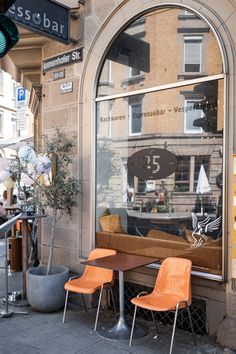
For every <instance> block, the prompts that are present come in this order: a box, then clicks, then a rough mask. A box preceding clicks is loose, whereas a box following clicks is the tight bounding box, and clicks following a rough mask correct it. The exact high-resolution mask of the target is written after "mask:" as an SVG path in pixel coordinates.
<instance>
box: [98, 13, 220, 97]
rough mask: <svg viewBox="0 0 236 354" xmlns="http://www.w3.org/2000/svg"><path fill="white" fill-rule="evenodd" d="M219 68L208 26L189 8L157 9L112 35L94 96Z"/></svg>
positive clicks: (148, 85) (158, 83)
mask: <svg viewBox="0 0 236 354" xmlns="http://www.w3.org/2000/svg"><path fill="white" fill-rule="evenodd" d="M212 53H214V60H212V59H211V58H212ZM221 72H222V59H221V54H220V50H219V47H218V43H217V40H216V38H215V36H214V33H213V32H212V30H211V28H210V27H209V26H208V24H207V23H206V22H204V21H203V20H202V19H200V18H199V17H197V16H196V15H195V14H194V13H192V12H190V11H187V14H186V13H185V12H184V11H183V10H182V9H179V8H165V9H164V10H163V9H159V10H155V11H152V12H151V13H147V14H145V15H144V16H142V17H140V18H139V19H138V20H135V21H134V22H132V23H131V24H130V25H129V26H128V27H127V28H126V29H125V30H124V31H123V32H122V33H120V35H118V37H117V39H116V40H115V41H114V43H113V44H112V46H111V48H110V49H109V51H108V53H107V57H106V60H105V61H104V64H103V68H102V70H101V73H100V78H99V81H98V92H97V96H98V97H102V96H104V95H113V94H116V93H124V92H129V91H134V90H139V89H141V88H146V87H152V86H160V85H164V84H168V83H172V82H177V81H179V80H181V81H183V80H188V79H193V78H197V77H203V76H209V75H216V74H220V73H221Z"/></svg>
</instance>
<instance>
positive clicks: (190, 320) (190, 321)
mask: <svg viewBox="0 0 236 354" xmlns="http://www.w3.org/2000/svg"><path fill="white" fill-rule="evenodd" d="M187 311H188V318H189V323H190V327H191V331H192V335H193V342H194V345H197V341H196V337H195V334H194V331H193V321H192V317H191V313H190V309H189V306H187Z"/></svg>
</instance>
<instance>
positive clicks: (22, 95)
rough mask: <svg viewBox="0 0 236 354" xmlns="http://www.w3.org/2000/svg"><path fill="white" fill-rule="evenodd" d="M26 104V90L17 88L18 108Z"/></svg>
mask: <svg viewBox="0 0 236 354" xmlns="http://www.w3.org/2000/svg"><path fill="white" fill-rule="evenodd" d="M25 104H26V89H24V88H23V87H18V88H17V106H22V105H25Z"/></svg>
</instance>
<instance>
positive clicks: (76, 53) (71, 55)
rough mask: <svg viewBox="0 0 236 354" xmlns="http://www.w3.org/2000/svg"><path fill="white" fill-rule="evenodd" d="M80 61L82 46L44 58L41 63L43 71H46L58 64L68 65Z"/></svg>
mask: <svg viewBox="0 0 236 354" xmlns="http://www.w3.org/2000/svg"><path fill="white" fill-rule="evenodd" d="M81 61H83V47H81V48H77V49H74V50H72V51H70V52H66V53H63V54H61V55H57V56H56V57H52V58H49V59H46V60H44V61H43V63H42V70H43V72H46V71H49V70H52V69H56V68H58V67H60V66H65V65H70V64H74V63H76V62H81Z"/></svg>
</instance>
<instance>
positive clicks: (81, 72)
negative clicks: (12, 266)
mask: <svg viewBox="0 0 236 354" xmlns="http://www.w3.org/2000/svg"><path fill="white" fill-rule="evenodd" d="M162 3H163V1H162V0H147V1H145V2H144V1H142V0H124V1H119V0H113V1H111V0H103V1H95V0H93V1H92V0H90V1H86V2H85V6H84V7H81V8H80V9H79V11H81V12H82V13H83V15H84V18H83V20H81V21H82V23H83V28H82V29H81V31H83V33H84V40H83V42H80V43H79V45H78V46H80V45H83V46H84V60H83V63H79V64H75V65H69V66H66V67H65V70H66V79H65V80H60V81H55V82H54V81H53V78H52V71H49V72H48V73H46V75H42V77H41V79H42V94H43V97H42V132H43V133H51V132H52V130H53V128H55V127H56V126H59V127H61V128H62V129H63V130H65V131H67V132H68V133H69V134H74V133H76V134H77V136H78V157H77V158H76V159H75V164H74V171H75V175H76V176H77V177H78V178H81V179H82V192H83V194H82V196H81V197H79V204H78V207H77V208H76V209H75V210H74V212H73V216H72V220H70V221H69V222H68V221H64V222H63V220H62V221H61V222H60V223H59V225H58V235H59V237H58V239H57V245H56V249H55V260H56V262H58V263H63V264H65V265H69V266H70V268H71V270H73V271H80V270H81V268H80V265H79V259H80V257H81V256H86V255H87V254H88V252H89V250H90V249H91V248H92V247H93V246H94V242H95V241H94V235H95V229H94V220H95V215H94V206H95V146H94V141H95V101H94V99H95V87H96V79H97V73H98V70H99V69H100V66H101V62H102V58H103V57H104V53H105V52H106V49H107V46H108V45H109V44H110V43H111V41H112V40H113V38H114V35H115V34H116V33H118V32H119V30H120V28H121V27H122V26H123V25H124V24H125V23H127V22H128V21H129V20H130V19H131V18H133V16H136V15H138V14H139V13H140V11H143V10H148V9H151V8H153V7H154V6H159V5H161V4H162ZM168 3H172V2H171V1H169V0H166V1H165V4H168ZM175 3H176V4H179V5H180V6H184V5H185V6H187V7H189V8H190V9H192V10H195V11H197V12H198V13H199V14H200V15H202V16H203V17H204V18H205V19H207V20H209V23H212V24H214V27H215V31H216V32H217V33H218V34H219V35H220V37H221V38H222V40H223V42H224V48H225V52H226V54H227V55H226V56H225V58H226V57H227V62H228V69H229V73H230V75H229V77H228V81H227V91H226V93H227V95H226V103H227V109H226V113H227V116H226V119H227V122H228V123H227V125H226V133H227V139H226V146H225V150H226V153H227V156H226V157H227V161H226V167H227V168H226V181H227V184H228V183H229V187H230V186H231V180H232V178H231V172H232V170H231V154H232V153H233V152H236V151H235V148H236V146H235V144H234V137H235V123H234V121H235V62H234V60H235V44H236V25H235V24H236V11H235V10H236V7H235V3H234V2H233V1H230V0H225V1H224V2H222V1H215V0H208V1H206V2H199V1H194V0H176V1H175ZM78 46H76V45H73V44H72V45H70V46H64V45H62V44H59V43H55V42H53V41H50V40H48V41H47V42H46V44H45V45H44V48H43V59H47V58H49V57H51V56H54V55H56V54H59V53H63V52H66V51H69V50H71V49H73V48H76V47H78ZM209 49H210V50H213V49H214V48H209ZM226 67H227V66H226ZM68 81H72V82H73V92H72V93H69V94H65V95H64V96H62V95H61V94H60V92H59V87H60V84H61V83H62V82H68ZM225 197H226V210H227V212H228V213H227V218H226V219H225V227H227V226H228V230H230V226H231V218H230V217H229V215H231V198H230V197H231V190H230V188H229V189H226V193H225ZM227 197H228V198H227ZM49 226H50V219H49V220H47V221H46V220H45V221H44V222H43V227H42V239H41V242H42V256H43V260H45V257H46V253H47V251H46V248H47V234H48V228H49ZM226 230H227V228H226ZM225 248H226V250H228V255H229V259H228V262H226V268H227V269H228V273H227V274H228V275H227V277H228V278H227V279H228V286H227V291H226V294H227V303H226V305H227V306H226V307H227V313H228V315H234V310H233V308H232V307H234V305H232V304H234V303H235V298H236V295H235V292H234V291H232V290H231V286H230V281H231V279H230V276H231V259H230V249H231V235H230V233H229V238H228V240H226V241H225ZM135 274H136V275H135V280H136V281H137V282H141V276H140V275H139V274H138V273H135ZM153 274H154V273H153ZM150 279H152V280H150V282H152V281H153V279H154V277H153V275H152V276H151V278H150ZM194 282H195V280H194ZM193 294H194V295H196V296H199V297H204V298H206V299H207V303H208V314H209V317H208V323H209V327H210V328H209V331H210V333H213V332H215V330H216V327H217V324H218V322H219V321H220V320H221V319H222V318H223V315H224V314H225V298H224V296H225V289H224V286H223V285H222V284H220V283H215V282H213V283H212V282H209V281H204V286H203V285H202V283H201V280H200V279H199V280H196V283H194V287H193ZM215 308H217V311H214V310H215Z"/></svg>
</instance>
